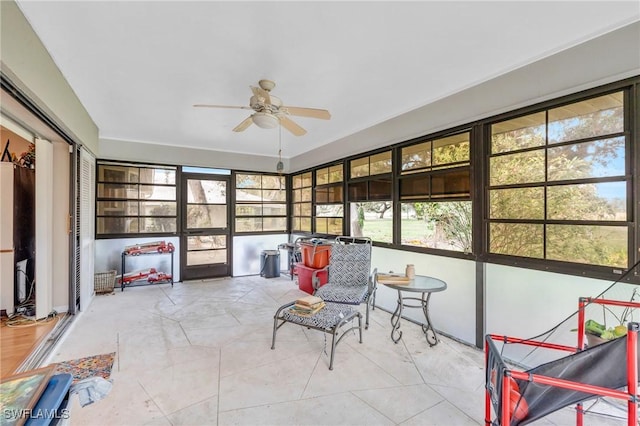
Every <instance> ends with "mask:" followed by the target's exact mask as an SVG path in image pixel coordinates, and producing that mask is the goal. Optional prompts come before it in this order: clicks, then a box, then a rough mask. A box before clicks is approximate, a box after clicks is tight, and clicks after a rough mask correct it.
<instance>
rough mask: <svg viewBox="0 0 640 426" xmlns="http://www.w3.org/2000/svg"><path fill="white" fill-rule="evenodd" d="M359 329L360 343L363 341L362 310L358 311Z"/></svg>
mask: <svg viewBox="0 0 640 426" xmlns="http://www.w3.org/2000/svg"><path fill="white" fill-rule="evenodd" d="M367 313H368V310H367ZM358 331H359V332H360V343H362V314H360V312H358Z"/></svg>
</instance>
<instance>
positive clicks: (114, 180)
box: [96, 162, 177, 237]
mask: <svg viewBox="0 0 640 426" xmlns="http://www.w3.org/2000/svg"><path fill="white" fill-rule="evenodd" d="M176 211H177V207H176V168H175V167H165V166H152V165H132V164H125V163H112V162H98V178H97V197H96V234H97V236H99V237H100V236H102V237H108V236H119V235H129V234H175V233H176V231H177V213H176Z"/></svg>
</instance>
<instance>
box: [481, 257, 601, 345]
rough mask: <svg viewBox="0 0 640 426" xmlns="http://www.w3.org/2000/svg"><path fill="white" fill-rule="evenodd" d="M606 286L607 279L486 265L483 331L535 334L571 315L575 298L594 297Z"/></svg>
mask: <svg viewBox="0 0 640 426" xmlns="http://www.w3.org/2000/svg"><path fill="white" fill-rule="evenodd" d="M609 285H611V281H604V280H596V279H591V278H583V277H577V276H572V275H562V274H556V273H552V272H545V271H534V270H531V269H522V268H514V267H510V266H502V265H487V268H486V304H485V306H486V318H485V321H486V330H487V333H496V334H503V335H511V336H516V337H523V338H526V337H532V336H535V335H537V334H540V333H542V332H544V331H546V330H548V329H550V328H551V327H553V326H555V325H556V324H558V323H559V322H560V321H562V320H564V319H565V318H566V317H568V316H569V315H571V314H573V313H574V312H575V311H576V310H577V309H578V298H579V297H592V296H597V295H598V294H600V292H601V291H602V290H604V289H605V288H607V287H608V286H609ZM575 326H576V327H577V326H578V325H577V324H575Z"/></svg>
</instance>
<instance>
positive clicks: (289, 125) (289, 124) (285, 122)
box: [279, 116, 307, 136]
mask: <svg viewBox="0 0 640 426" xmlns="http://www.w3.org/2000/svg"><path fill="white" fill-rule="evenodd" d="M279 118H280V124H281V125H282V127H284V128H285V129H287V130H288V131H290V132H291V133H293V134H294V135H296V136H302V135H304V134H305V133H307V131H306V130H305V129H303V128H302V127H300V126H298V125H297V124H296V123H294V122H293V121H291V120H290V119H289V118H287V117H285V116H280V117H279Z"/></svg>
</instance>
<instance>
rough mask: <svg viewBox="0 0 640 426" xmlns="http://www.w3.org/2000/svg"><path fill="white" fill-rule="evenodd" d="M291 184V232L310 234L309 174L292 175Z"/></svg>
mask: <svg viewBox="0 0 640 426" xmlns="http://www.w3.org/2000/svg"><path fill="white" fill-rule="evenodd" d="M291 182H292V184H291V187H292V191H291V195H292V200H291V211H292V213H291V231H292V232H296V231H297V232H311V217H312V208H311V198H312V194H311V188H312V183H311V172H306V173H301V174H297V175H293V178H292V180H291Z"/></svg>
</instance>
